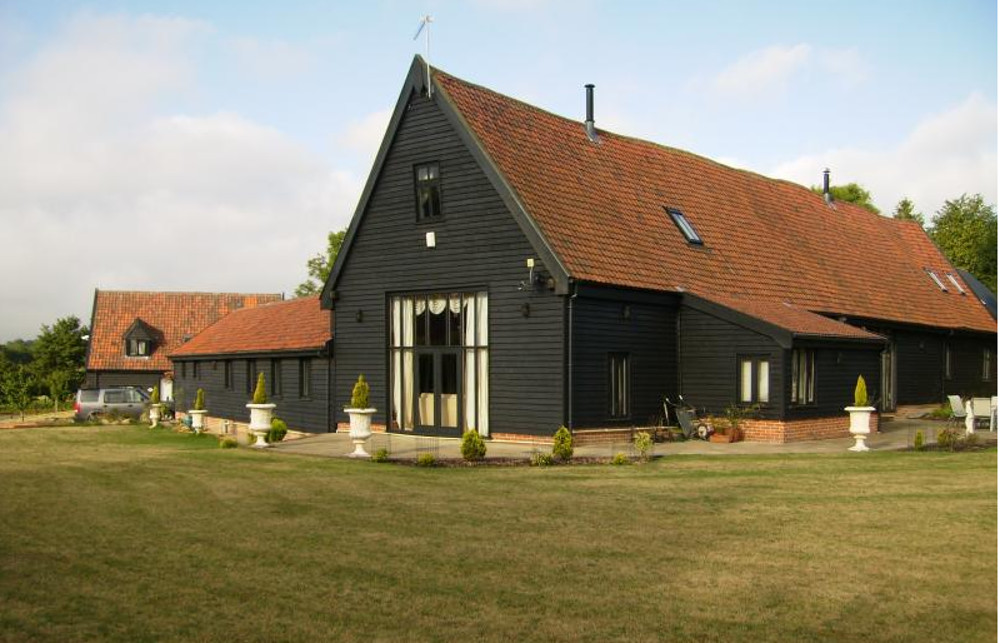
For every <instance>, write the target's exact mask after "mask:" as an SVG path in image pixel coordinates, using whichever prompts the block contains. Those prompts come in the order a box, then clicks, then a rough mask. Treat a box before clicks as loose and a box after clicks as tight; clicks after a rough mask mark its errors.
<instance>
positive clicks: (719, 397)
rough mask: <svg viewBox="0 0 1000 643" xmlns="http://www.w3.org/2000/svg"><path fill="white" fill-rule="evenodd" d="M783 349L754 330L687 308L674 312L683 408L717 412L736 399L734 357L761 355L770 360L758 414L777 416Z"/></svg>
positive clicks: (736, 372)
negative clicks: (677, 319) (767, 391)
mask: <svg viewBox="0 0 1000 643" xmlns="http://www.w3.org/2000/svg"><path fill="white" fill-rule="evenodd" d="M782 354H783V351H782V349H781V347H780V346H778V344H777V343H776V342H775V341H774V340H773V339H771V338H770V337H767V336H766V335H762V334H760V333H757V332H755V331H752V330H749V329H746V328H743V327H742V326H738V325H736V324H733V323H732V322H729V321H726V320H723V319H720V318H718V317H716V316H714V315H711V314H709V313H706V312H702V311H700V310H695V309H693V308H690V307H688V306H682V307H681V313H680V365H681V366H680V380H681V381H680V390H681V393H682V394H683V395H684V398H685V400H686V401H687V402H688V403H689V404H693V405H694V406H695V407H697V408H699V409H702V408H707V409H708V410H709V411H710V412H711V413H722V412H723V411H724V410H725V408H726V407H727V406H728V405H729V404H731V403H732V402H735V401H736V400H738V399H739V390H738V387H739V362H738V358H739V356H742V355H746V356H753V357H758V356H761V357H766V358H767V359H768V361H769V362H770V367H769V370H770V375H769V378H768V379H769V384H770V387H769V388H770V400H771V401H770V403H769V404H768V406H767V407H766V408H765V409H763V410H762V411H761V414H760V416H761V417H766V418H781V417H782V413H783V409H782V402H783V397H784V391H782V389H781V386H780V383H781V382H782V381H783V380H784V376H783V372H784V366H785V365H784V360H783V359H782Z"/></svg>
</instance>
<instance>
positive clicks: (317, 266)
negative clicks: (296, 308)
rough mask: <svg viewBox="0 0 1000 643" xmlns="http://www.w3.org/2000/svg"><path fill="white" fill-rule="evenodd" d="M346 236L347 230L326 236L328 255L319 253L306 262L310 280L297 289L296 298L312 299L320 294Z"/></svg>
mask: <svg viewBox="0 0 1000 643" xmlns="http://www.w3.org/2000/svg"><path fill="white" fill-rule="evenodd" d="M346 235H347V228H344V229H343V230H341V231H340V232H331V233H330V234H328V235H327V236H326V253H325V254H324V253H318V254H316V255H315V256H314V257H313V258H312V259H310V260H309V261H307V262H306V270H307V271H308V273H309V278H308V279H306V280H305V281H303V282H302V283H301V284H299V285H298V286H297V287H296V288H295V296H296V297H312V296H314V295H318V294H319V291H320V290H322V289H323V284H325V283H326V278H327V277H329V276H330V271H331V270H332V269H333V262H335V261H336V260H337V255H338V254H339V253H340V247H341V246H343V245H344V237H345V236H346Z"/></svg>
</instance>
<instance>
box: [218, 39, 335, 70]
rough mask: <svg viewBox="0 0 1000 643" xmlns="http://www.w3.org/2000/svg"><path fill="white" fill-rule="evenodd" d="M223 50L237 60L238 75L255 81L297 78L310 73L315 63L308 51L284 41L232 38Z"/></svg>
mask: <svg viewBox="0 0 1000 643" xmlns="http://www.w3.org/2000/svg"><path fill="white" fill-rule="evenodd" d="M225 46H226V49H227V50H228V51H229V52H230V53H231V54H232V55H233V56H235V57H236V59H237V61H238V64H239V69H240V71H241V72H242V73H243V74H245V75H248V76H251V77H254V78H260V77H266V78H275V79H283V78H287V77H288V76H296V75H299V74H303V73H305V72H307V71H309V70H310V69H311V68H312V67H313V66H314V64H315V63H316V59H315V56H313V54H312V53H310V52H309V50H308V49H306V48H305V47H300V46H298V45H293V44H291V43H288V42H285V41H283V40H260V39H257V38H247V37H241V38H231V39H229V40H228V41H226V43H225Z"/></svg>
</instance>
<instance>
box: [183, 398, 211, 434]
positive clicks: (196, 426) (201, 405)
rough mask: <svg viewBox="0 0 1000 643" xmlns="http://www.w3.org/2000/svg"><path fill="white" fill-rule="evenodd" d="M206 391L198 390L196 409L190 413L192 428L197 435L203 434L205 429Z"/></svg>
mask: <svg viewBox="0 0 1000 643" xmlns="http://www.w3.org/2000/svg"><path fill="white" fill-rule="evenodd" d="M206 413H208V411H206V410H205V389H198V392H197V393H196V394H195V396H194V408H193V409H191V410H190V411H188V415H190V416H191V428H192V429H193V430H194V432H195V433H201V431H202V429H204V428H205V414H206Z"/></svg>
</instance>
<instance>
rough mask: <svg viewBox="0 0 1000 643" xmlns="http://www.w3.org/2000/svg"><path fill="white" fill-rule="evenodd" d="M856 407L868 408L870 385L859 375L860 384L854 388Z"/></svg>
mask: <svg viewBox="0 0 1000 643" xmlns="http://www.w3.org/2000/svg"><path fill="white" fill-rule="evenodd" d="M854 406H868V385H867V384H865V378H864V377H863V376H861V375H858V384H857V386H855V387H854Z"/></svg>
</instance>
